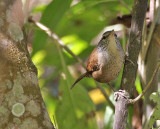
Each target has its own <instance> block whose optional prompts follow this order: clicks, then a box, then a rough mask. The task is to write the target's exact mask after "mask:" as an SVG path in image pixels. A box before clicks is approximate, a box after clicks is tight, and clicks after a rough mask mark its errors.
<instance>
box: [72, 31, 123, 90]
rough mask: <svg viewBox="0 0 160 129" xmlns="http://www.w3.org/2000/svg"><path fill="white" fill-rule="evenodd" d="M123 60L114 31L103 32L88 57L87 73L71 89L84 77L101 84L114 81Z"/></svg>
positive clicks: (121, 50)
mask: <svg viewBox="0 0 160 129" xmlns="http://www.w3.org/2000/svg"><path fill="white" fill-rule="evenodd" d="M124 58H125V54H124V51H123V49H122V47H121V44H120V42H119V40H118V38H117V35H116V34H115V32H114V30H112V31H107V32H105V33H104V34H103V35H102V38H101V40H100V41H99V43H98V45H97V46H96V48H95V49H94V50H93V51H92V53H91V55H90V57H89V60H88V65H87V69H86V70H87V72H86V73H84V74H82V75H81V76H80V77H79V78H78V79H77V80H76V81H75V83H74V84H73V85H72V87H71V89H72V88H73V87H74V86H75V84H76V83H77V82H79V81H80V80H81V79H83V78H84V77H92V78H93V79H94V80H96V81H98V82H101V83H108V82H110V81H112V80H114V79H115V78H116V77H117V76H118V74H119V73H120V71H121V68H122V65H123V63H124Z"/></svg>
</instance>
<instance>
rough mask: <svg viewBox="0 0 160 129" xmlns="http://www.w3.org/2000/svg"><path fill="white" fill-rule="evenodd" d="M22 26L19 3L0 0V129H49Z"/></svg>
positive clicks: (50, 125)
mask: <svg viewBox="0 0 160 129" xmlns="http://www.w3.org/2000/svg"><path fill="white" fill-rule="evenodd" d="M23 24H24V15H23V11H22V2H21V0H1V1H0V128H1V129H8V128H13V129H52V128H54V127H53V125H52V123H51V121H50V118H49V115H48V113H47V111H46V108H45V105H44V102H43V99H42V96H41V93H40V88H39V86H38V80H37V70H36V67H35V66H34V64H33V63H32V61H31V59H30V55H29V53H28V50H27V41H26V34H25V30H24V27H23Z"/></svg>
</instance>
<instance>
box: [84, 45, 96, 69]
mask: <svg viewBox="0 0 160 129" xmlns="http://www.w3.org/2000/svg"><path fill="white" fill-rule="evenodd" d="M97 55H98V53H97V47H96V48H95V49H94V50H93V51H92V53H91V55H90V56H89V59H88V65H87V71H92V72H94V71H97V70H99V65H98V56H97Z"/></svg>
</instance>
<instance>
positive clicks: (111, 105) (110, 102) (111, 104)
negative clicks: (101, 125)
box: [96, 82, 115, 111]
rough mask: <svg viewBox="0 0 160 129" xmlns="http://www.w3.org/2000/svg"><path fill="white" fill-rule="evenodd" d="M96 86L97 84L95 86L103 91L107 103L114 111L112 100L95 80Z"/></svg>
mask: <svg viewBox="0 0 160 129" xmlns="http://www.w3.org/2000/svg"><path fill="white" fill-rule="evenodd" d="M96 86H97V88H99V89H100V91H101V92H102V93H103V95H104V97H105V98H106V100H107V101H108V103H109V106H110V107H111V108H112V109H113V111H115V107H114V105H113V103H112V101H111V100H110V99H109V97H108V95H107V94H106V92H105V90H104V88H103V87H102V86H100V85H99V84H98V83H97V82H96Z"/></svg>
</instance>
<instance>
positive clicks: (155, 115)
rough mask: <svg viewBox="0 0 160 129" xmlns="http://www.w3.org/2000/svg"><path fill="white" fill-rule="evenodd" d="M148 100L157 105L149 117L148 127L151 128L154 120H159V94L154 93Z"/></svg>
mask: <svg viewBox="0 0 160 129" xmlns="http://www.w3.org/2000/svg"><path fill="white" fill-rule="evenodd" d="M150 99H151V100H153V101H154V102H155V103H157V106H156V108H155V110H154V112H153V114H152V116H151V117H150V121H149V127H150V128H151V127H152V126H153V124H154V123H155V122H156V120H160V92H155V93H152V94H151V95H150Z"/></svg>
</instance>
